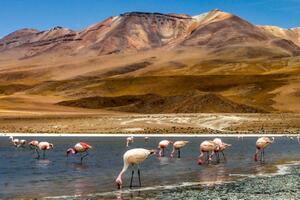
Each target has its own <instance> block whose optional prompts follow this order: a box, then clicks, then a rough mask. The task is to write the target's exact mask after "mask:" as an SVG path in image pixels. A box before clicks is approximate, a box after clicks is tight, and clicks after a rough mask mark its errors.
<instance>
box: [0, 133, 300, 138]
mask: <svg viewBox="0 0 300 200" xmlns="http://www.w3.org/2000/svg"><path fill="white" fill-rule="evenodd" d="M9 136H14V137H18V136H21V137H128V136H133V137H191V138H193V137H195V138H197V137H245V138H247V137H261V136H266V137H300V134H231V133H229V134H163V133H162V134H136V133H134V134H128V133H123V134H119V133H112V134H110V133H86V134H84V133H73V134H72V133H0V137H9Z"/></svg>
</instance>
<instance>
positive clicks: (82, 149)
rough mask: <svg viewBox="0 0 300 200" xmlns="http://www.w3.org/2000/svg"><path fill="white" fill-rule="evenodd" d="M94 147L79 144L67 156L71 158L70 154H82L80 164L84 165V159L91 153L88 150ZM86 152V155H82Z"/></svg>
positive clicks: (70, 149) (69, 150) (82, 143)
mask: <svg viewBox="0 0 300 200" xmlns="http://www.w3.org/2000/svg"><path fill="white" fill-rule="evenodd" d="M91 148H92V146H91V145H89V144H87V143H84V142H79V143H77V144H75V146H74V147H72V148H69V149H68V150H67V156H69V154H77V153H80V154H81V157H80V162H81V164H82V160H83V158H85V157H86V156H88V155H89V152H88V150H89V149H91ZM84 152H85V155H82V153H84Z"/></svg>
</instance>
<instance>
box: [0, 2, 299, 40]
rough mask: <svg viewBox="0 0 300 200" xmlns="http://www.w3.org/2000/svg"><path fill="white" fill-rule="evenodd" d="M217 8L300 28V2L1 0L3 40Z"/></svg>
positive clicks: (253, 19) (0, 33) (255, 20)
mask: <svg viewBox="0 0 300 200" xmlns="http://www.w3.org/2000/svg"><path fill="white" fill-rule="evenodd" d="M215 8H218V9H221V10H223V11H226V12H230V13H233V14H236V15H238V16H240V17H242V18H244V19H246V20H248V21H250V22H252V23H254V24H261V25H264V24H268V25H276V26H281V27H284V28H290V27H299V26H300V0H42V1H41V0H0V37H3V36H4V35H6V34H8V33H10V32H12V31H15V30H17V29H20V28H24V27H27V28H36V29H39V30H45V29H49V28H51V27H54V26H63V27H68V28H71V29H74V30H80V29H82V28H85V27H87V26H89V25H91V24H93V23H95V22H99V21H101V20H103V19H105V18H107V17H109V16H115V15H119V14H120V13H124V12H128V11H147V12H162V13H186V14H190V15H197V14H200V13H203V12H207V11H209V10H212V9H215Z"/></svg>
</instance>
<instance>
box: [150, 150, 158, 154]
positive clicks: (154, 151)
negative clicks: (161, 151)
mask: <svg viewBox="0 0 300 200" xmlns="http://www.w3.org/2000/svg"><path fill="white" fill-rule="evenodd" d="M149 152H150V155H155V154H156V153H157V150H156V149H151V150H149Z"/></svg>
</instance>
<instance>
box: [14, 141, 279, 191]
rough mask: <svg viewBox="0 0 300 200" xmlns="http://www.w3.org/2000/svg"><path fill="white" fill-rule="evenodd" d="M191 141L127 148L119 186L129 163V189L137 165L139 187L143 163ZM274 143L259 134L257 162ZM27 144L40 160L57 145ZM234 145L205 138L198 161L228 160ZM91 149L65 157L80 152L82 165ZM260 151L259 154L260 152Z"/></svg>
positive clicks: (85, 147) (83, 147) (85, 146)
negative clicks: (169, 147) (154, 147)
mask: <svg viewBox="0 0 300 200" xmlns="http://www.w3.org/2000/svg"><path fill="white" fill-rule="evenodd" d="M9 140H10V143H11V144H12V145H13V146H14V147H16V148H19V147H24V148H25V147H26V144H27V141H26V140H23V139H22V140H21V139H17V138H13V137H12V136H10V137H9ZM144 141H145V143H147V142H148V141H149V137H145V138H144ZM133 142H134V138H133V136H130V137H127V138H126V148H129V147H130V146H131V145H132V144H133ZM188 143H189V141H185V140H180V141H175V142H173V141H171V140H162V141H160V142H159V143H158V150H156V149H151V150H148V149H144V148H133V149H129V150H127V151H126V152H125V153H124V154H123V168H122V170H121V171H120V173H119V174H118V176H117V178H116V179H115V183H116V186H117V188H119V189H120V188H121V187H122V184H123V181H122V177H123V175H124V173H125V172H126V171H127V169H128V168H129V166H132V171H131V178H130V188H131V187H132V184H133V177H134V173H135V171H134V167H135V166H136V167H137V175H138V181H139V186H140V187H141V186H142V183H141V169H140V165H141V164H142V163H143V161H145V160H146V159H147V158H148V157H149V156H150V155H154V154H156V153H157V151H158V157H164V156H165V151H166V150H167V148H168V146H169V145H172V152H171V153H170V158H173V157H174V156H175V154H176V153H177V158H181V149H182V148H184V147H185V146H186V145H187V144H188ZM272 143H274V137H273V138H272V139H270V138H268V137H260V138H258V139H257V141H256V144H255V149H256V151H255V153H254V156H253V160H254V161H255V162H257V161H258V160H260V162H261V163H264V161H265V148H266V147H267V146H268V145H270V144H272ZM28 146H29V147H30V149H32V150H34V151H35V152H36V154H37V157H36V158H37V159H40V151H43V159H45V154H46V151H49V150H52V149H53V148H54V145H53V144H52V143H49V142H46V141H43V142H39V141H37V140H32V141H30V142H29V143H28ZM228 147H231V144H227V143H225V142H223V141H222V140H221V139H220V138H215V139H213V140H205V141H203V142H202V143H201V144H200V146H199V151H200V155H199V157H198V164H199V165H203V164H204V163H207V164H209V163H210V162H212V161H213V158H214V157H215V162H216V163H220V160H221V159H220V154H222V156H223V160H224V162H225V161H226V157H225V153H224V151H225V150H226V149H227V148H228ZM90 149H92V146H91V145H89V144H87V143H85V142H78V143H76V144H75V145H74V146H73V147H70V148H68V149H67V150H66V156H69V155H76V154H80V163H81V164H82V162H83V159H84V158H85V157H87V156H88V155H89V152H88V151H89V150H90ZM259 153H260V155H259Z"/></svg>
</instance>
